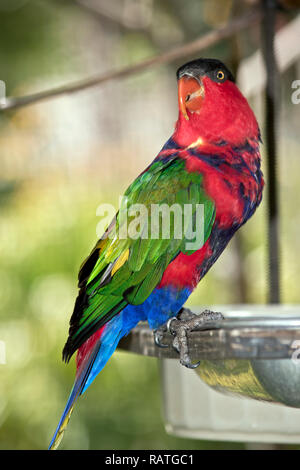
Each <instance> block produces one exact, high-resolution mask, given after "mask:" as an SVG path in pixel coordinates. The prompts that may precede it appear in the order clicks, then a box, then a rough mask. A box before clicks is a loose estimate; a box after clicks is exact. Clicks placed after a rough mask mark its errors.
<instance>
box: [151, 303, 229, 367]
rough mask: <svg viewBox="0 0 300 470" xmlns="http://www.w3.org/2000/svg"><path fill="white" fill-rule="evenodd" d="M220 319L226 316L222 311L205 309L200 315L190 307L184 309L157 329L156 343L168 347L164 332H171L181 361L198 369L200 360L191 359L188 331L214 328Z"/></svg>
mask: <svg viewBox="0 0 300 470" xmlns="http://www.w3.org/2000/svg"><path fill="white" fill-rule="evenodd" d="M220 320H224V316H223V315H222V313H220V312H212V311H210V310H204V312H202V313H201V314H200V315H196V314H195V313H192V312H191V311H190V310H188V309H182V310H181V311H180V312H179V314H178V316H177V317H172V318H170V319H169V320H168V321H167V323H166V324H165V325H163V326H162V327H160V328H158V330H156V331H155V336H154V338H155V344H157V345H158V346H160V347H167V345H166V344H163V343H162V342H161V340H162V338H163V336H164V334H165V333H167V332H169V333H170V334H171V335H172V336H174V339H173V343H172V345H173V348H174V349H175V351H177V352H178V353H179V355H180V363H181V364H182V365H183V366H185V367H187V368H189V369H196V367H198V366H199V365H200V361H198V362H196V363H193V362H192V361H191V358H190V354H189V347H188V333H189V332H191V331H194V330H206V329H213V328H214V323H215V322H218V321H220ZM158 338H159V341H158ZM158 342H159V344H158Z"/></svg>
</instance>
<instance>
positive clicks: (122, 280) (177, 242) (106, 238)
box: [63, 156, 215, 361]
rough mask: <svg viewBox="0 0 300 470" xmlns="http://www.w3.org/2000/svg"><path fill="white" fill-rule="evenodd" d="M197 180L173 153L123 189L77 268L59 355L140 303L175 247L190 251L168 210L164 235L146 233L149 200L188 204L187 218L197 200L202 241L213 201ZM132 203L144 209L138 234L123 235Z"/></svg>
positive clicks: (199, 178) (197, 175)
mask: <svg viewBox="0 0 300 470" xmlns="http://www.w3.org/2000/svg"><path fill="white" fill-rule="evenodd" d="M202 179H203V177H202V175H201V174H200V173H198V172H192V173H188V172H187V171H186V170H185V162H184V160H182V159H180V158H177V157H175V156H174V157H171V158H169V159H168V161H163V160H154V162H153V163H152V164H151V165H150V166H149V167H148V169H147V170H146V171H145V172H144V173H142V174H141V175H140V176H139V177H138V178H137V179H136V180H135V181H134V182H133V183H132V184H131V186H130V187H129V188H128V189H127V191H126V192H125V194H124V196H123V199H122V201H121V206H120V209H119V212H118V214H117V216H116V218H115V220H114V221H113V222H112V223H111V225H110V227H109V228H108V229H107V231H106V232H105V234H104V235H103V237H102V239H100V240H99V241H98V243H97V244H96V246H95V248H94V250H93V251H92V253H91V254H90V256H89V257H88V258H87V259H86V261H85V262H84V264H83V265H82V267H81V270H80V272H79V287H80V292H79V295H78V297H77V300H76V303H75V307H74V312H73V315H72V317H71V320H70V330H69V338H68V341H67V343H66V345H65V348H64V351H63V357H64V359H65V360H67V361H68V360H69V359H70V357H71V356H72V354H73V353H74V352H75V350H76V349H77V348H78V347H80V346H81V344H83V343H84V342H85V341H86V340H87V339H88V337H89V336H91V335H92V334H93V333H94V332H95V331H96V330H97V329H99V328H100V327H101V326H103V325H104V324H105V323H106V322H107V321H109V320H110V319H111V318H113V316H115V315H116V314H118V313H119V312H120V311H121V310H122V309H123V308H124V307H125V306H126V305H128V304H133V305H140V304H142V303H143V302H144V301H145V300H146V299H147V297H148V296H149V295H150V294H151V292H152V291H153V289H154V288H155V287H156V286H157V284H158V283H159V282H160V280H161V278H162V276H163V273H164V271H165V269H166V267H167V266H168V264H169V263H170V262H171V261H172V260H173V259H174V258H175V257H176V256H177V255H178V254H179V253H180V252H182V253H188V254H191V253H192V252H193V251H187V250H186V242H187V241H189V242H191V241H192V240H187V238H186V237H185V236H184V234H183V236H182V237H178V238H175V229H176V227H177V224H176V223H175V216H174V214H173V213H172V212H171V217H170V221H171V223H170V234H169V238H164V236H163V233H162V231H161V229H160V231H158V232H157V234H156V236H155V237H153V236H152V235H153V233H152V232H151V234H152V235H151V237H150V230H151V208H152V205H153V204H157V205H162V204H167V206H169V207H170V206H172V205H173V204H178V205H179V206H180V208H181V209H182V214H183V208H184V204H191V207H192V218H195V217H196V204H203V205H204V242H205V241H206V240H207V239H208V237H209V235H210V232H211V228H212V225H213V223H214V218H215V206H214V203H213V201H212V200H211V199H210V198H209V197H208V196H207V195H206V193H205V191H204V189H203V184H202ZM135 204H143V205H144V207H145V209H146V210H145V211H142V212H141V213H140V215H139V224H138V225H139V227H138V228H139V230H137V232H138V233H140V234H143V235H141V236H138V237H137V238H135V239H134V238H132V237H130V236H129V235H130V232H129V234H127V230H125V229H126V225H125V223H127V229H128V228H130V226H131V223H135V222H134V220H135V221H136V219H135V218H134V217H135V214H134V213H133V214H132V213H131V212H130V211H131V210H133V209H134V208H135V206H134V205H135ZM126 216H127V217H126ZM182 217H183V215H182ZM126 220H127V222H126ZM161 220H162V216H161ZM152 221H153V218H152ZM182 221H183V219H182V220H181V222H182ZM121 237H123V238H121ZM143 237H144V238H143ZM194 251H195V250H194Z"/></svg>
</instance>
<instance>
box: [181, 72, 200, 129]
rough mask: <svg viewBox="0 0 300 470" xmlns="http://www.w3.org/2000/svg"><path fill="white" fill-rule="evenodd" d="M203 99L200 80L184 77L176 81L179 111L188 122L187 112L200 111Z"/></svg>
mask: <svg viewBox="0 0 300 470" xmlns="http://www.w3.org/2000/svg"><path fill="white" fill-rule="evenodd" d="M203 99H204V86H203V84H202V82H201V80H200V79H198V78H194V77H190V76H188V75H184V76H183V77H181V78H180V79H179V80H178V104H179V109H180V111H181V112H182V114H183V115H184V117H185V119H186V120H187V121H188V120H189V117H188V113H187V110H188V111H190V112H191V113H195V112H196V113H197V112H199V111H200V109H201V106H202V103H203Z"/></svg>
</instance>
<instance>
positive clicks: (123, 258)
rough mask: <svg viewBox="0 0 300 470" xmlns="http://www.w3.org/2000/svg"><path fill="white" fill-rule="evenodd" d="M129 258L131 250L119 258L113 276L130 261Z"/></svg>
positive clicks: (112, 271)
mask: <svg viewBox="0 0 300 470" xmlns="http://www.w3.org/2000/svg"><path fill="white" fill-rule="evenodd" d="M128 256H129V249H127V250H126V251H124V253H122V254H121V255H120V256H119V258H118V259H117V261H116V263H115V265H114V267H113V268H112V270H111V275H112V276H113V275H114V274H115V272H116V271H118V269H120V268H121V267H122V266H123V264H124V263H125V262H126V261H127V260H128Z"/></svg>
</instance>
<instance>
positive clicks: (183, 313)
mask: <svg viewBox="0 0 300 470" xmlns="http://www.w3.org/2000/svg"><path fill="white" fill-rule="evenodd" d="M195 316H197V315H196V314H195V313H193V312H191V310H189V309H188V308H182V309H181V310H180V312H179V313H178V315H177V317H172V318H169V320H168V321H167V322H166V323H164V324H163V325H162V326H160V327H159V328H157V330H155V331H154V342H155V344H156V346H158V347H159V348H167V347H168V345H167V344H165V343H164V342H163V339H164V336H165V334H166V333H171V331H170V322H171V321H173V320H182V321H187V320H191V319H192V318H194V317H195Z"/></svg>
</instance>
